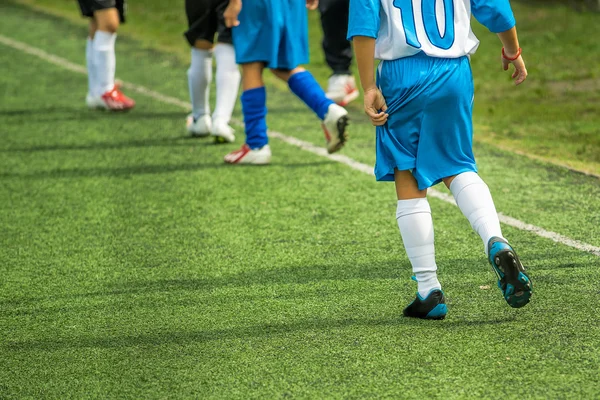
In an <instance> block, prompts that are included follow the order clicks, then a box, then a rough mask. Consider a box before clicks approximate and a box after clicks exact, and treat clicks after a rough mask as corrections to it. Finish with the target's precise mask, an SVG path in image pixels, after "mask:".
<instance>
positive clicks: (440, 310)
mask: <svg viewBox="0 0 600 400" xmlns="http://www.w3.org/2000/svg"><path fill="white" fill-rule="evenodd" d="M447 313H448V307H447V306H446V298H445V297H444V292H442V291H441V290H440V289H434V290H432V291H431V292H429V294H428V295H427V297H426V298H422V297H421V295H420V294H419V293H417V298H416V299H414V300H413V302H412V303H410V304H409V305H408V307H406V308H405V309H404V316H405V317H411V318H421V319H444V318H446V314H447Z"/></svg>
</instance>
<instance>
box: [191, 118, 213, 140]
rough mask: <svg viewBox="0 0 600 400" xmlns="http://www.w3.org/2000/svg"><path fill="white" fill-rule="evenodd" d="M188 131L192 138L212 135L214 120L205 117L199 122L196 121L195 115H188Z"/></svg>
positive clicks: (198, 120)
mask: <svg viewBox="0 0 600 400" xmlns="http://www.w3.org/2000/svg"><path fill="white" fill-rule="evenodd" d="M185 125H186V127H187V131H188V132H189V133H190V134H191V135H192V136H197V137H205V136H208V135H210V129H211V126H212V120H211V119H210V115H204V116H202V117H200V118H198V119H197V120H194V116H193V115H191V114H190V115H188V117H187V120H186V123H185Z"/></svg>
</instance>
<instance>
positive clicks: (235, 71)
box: [213, 43, 242, 123]
mask: <svg viewBox="0 0 600 400" xmlns="http://www.w3.org/2000/svg"><path fill="white" fill-rule="evenodd" d="M213 53H214V55H215V60H216V62H217V79H216V81H217V104H216V106H215V112H214V113H213V120H215V121H216V120H222V121H225V122H226V123H229V120H230V119H231V114H232V113H233V107H234V106H235V102H236V100H237V95H238V90H239V88H240V80H241V77H242V76H241V74H240V70H239V68H238V66H237V64H236V63H235V50H234V49H233V46H232V45H230V44H224V43H219V44H217V45H216V46H215V48H214V50H213Z"/></svg>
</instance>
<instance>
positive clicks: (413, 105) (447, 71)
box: [348, 0, 532, 319]
mask: <svg viewBox="0 0 600 400" xmlns="http://www.w3.org/2000/svg"><path fill="white" fill-rule="evenodd" d="M471 13H472V14H473V15H474V16H475V18H476V19H477V20H478V21H479V22H481V23H482V24H483V25H485V26H486V27H487V28H488V29H489V30H490V31H492V32H494V33H497V34H498V37H499V38H500V41H501V42H502V44H503V46H504V47H503V48H502V66H503V68H504V70H507V69H508V68H509V65H510V64H512V65H513V66H514V73H513V75H512V77H513V78H514V79H515V83H516V84H517V85H519V84H521V83H522V82H523V81H524V80H525V78H526V77H527V70H526V68H525V64H524V62H523V59H522V58H521V48H520V47H519V41H518V38H517V32H516V30H515V19H514V16H513V12H512V9H511V7H510V3H509V1H508V0H441V1H440V0H438V1H435V0H351V2H350V22H349V28H348V38H349V39H351V40H353V43H354V49H355V53H356V59H357V63H358V68H359V73H360V80H361V85H362V87H363V89H364V93H365V97H364V106H365V112H366V113H367V115H368V116H369V117H370V119H371V122H372V123H373V125H375V126H376V127H377V128H376V132H377V138H376V152H377V154H376V156H377V157H376V164H375V176H376V178H377V180H381V181H394V182H395V183H396V193H397V196H398V208H397V211H396V219H397V221H398V227H399V228H400V234H401V236H402V241H403V243H404V247H405V249H406V253H407V255H408V258H409V260H410V262H411V264H412V268H413V272H414V275H415V279H416V281H417V285H418V288H417V290H418V293H417V296H416V298H415V300H414V301H413V302H412V303H410V304H409V305H408V307H406V308H405V309H404V315H405V316H407V317H416V318H423V319H443V318H444V317H445V316H446V313H447V307H446V304H445V299H444V293H443V292H442V288H441V285H440V282H439V281H438V278H437V274H436V271H437V266H436V262H435V251H434V244H433V243H434V242H433V222H432V219H431V209H430V207H429V203H428V202H427V198H426V194H427V188H429V187H430V186H432V185H435V184H437V183H439V182H444V183H445V185H446V186H447V187H448V188H449V189H450V191H451V192H452V194H453V196H454V198H455V200H456V203H457V204H458V207H459V208H460V210H461V211H462V213H463V214H464V215H465V217H467V219H468V220H469V222H470V223H471V226H472V227H473V229H474V230H475V231H476V232H477V233H478V234H479V236H481V239H482V240H483V245H484V248H485V252H486V254H487V258H488V260H489V262H490V263H491V265H492V267H493V269H494V271H495V272H496V274H497V276H498V287H499V288H500V290H501V291H502V296H503V297H504V299H505V300H506V301H507V303H508V304H509V305H510V306H511V307H515V308H518V307H523V306H525V305H526V304H527V303H528V302H529V299H530V297H531V293H532V284H531V280H530V279H529V276H528V275H527V274H526V272H525V269H524V268H523V265H522V264H521V261H520V260H519V257H518V256H517V253H516V252H515V250H514V249H513V248H512V246H511V245H510V244H509V243H508V242H507V241H506V239H504V237H503V236H502V231H501V229H500V222H499V220H498V214H497V213H496V208H495V206H494V202H493V200H492V196H491V194H490V191H489V189H488V186H487V185H486V184H485V182H484V181H483V180H482V179H481V178H480V177H479V175H478V174H477V166H476V164H475V159H474V157H473V150H472V134H473V132H472V131H473V127H472V105H473V78H472V75H471V68H470V64H469V56H470V55H471V54H473V53H475V51H476V50H477V47H478V45H479V41H478V40H477V38H476V37H475V35H474V34H473V32H472V30H471V25H470V21H471ZM374 59H379V60H381V62H380V63H379V65H378V67H377V72H376V75H377V81H375V79H374V77H373V75H374V74H373V71H374V68H375V63H374Z"/></svg>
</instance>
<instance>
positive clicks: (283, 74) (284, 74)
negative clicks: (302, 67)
mask: <svg viewBox="0 0 600 400" xmlns="http://www.w3.org/2000/svg"><path fill="white" fill-rule="evenodd" d="M271 72H272V73H273V75H275V76H276V77H278V78H279V79H281V80H282V81H284V82H287V81H288V80H289V79H290V76H292V71H291V70H289V69H274V68H271Z"/></svg>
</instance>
